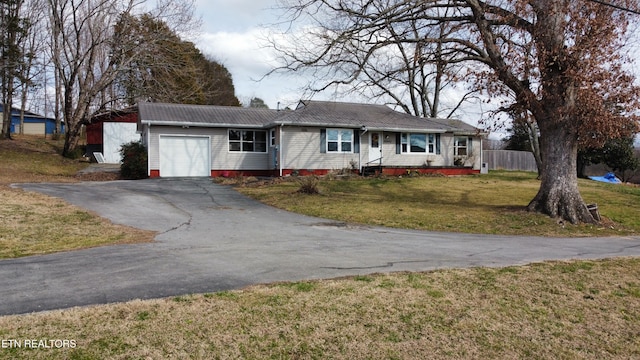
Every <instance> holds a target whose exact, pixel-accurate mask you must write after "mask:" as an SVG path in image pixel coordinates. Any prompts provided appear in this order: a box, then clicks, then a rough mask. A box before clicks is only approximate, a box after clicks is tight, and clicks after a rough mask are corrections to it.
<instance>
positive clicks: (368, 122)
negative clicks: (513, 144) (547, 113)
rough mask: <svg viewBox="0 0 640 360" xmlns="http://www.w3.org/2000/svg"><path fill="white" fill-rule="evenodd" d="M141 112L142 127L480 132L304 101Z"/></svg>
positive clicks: (148, 106) (365, 107) (384, 111)
mask: <svg viewBox="0 0 640 360" xmlns="http://www.w3.org/2000/svg"><path fill="white" fill-rule="evenodd" d="M139 109H140V121H141V123H142V124H150V125H171V126H201V127H242V128H249V127H251V128H268V127H273V126H277V125H287V126H316V127H318V126H320V127H341V128H366V129H369V130H386V131H424V132H431V133H444V132H454V133H464V134H467V133H468V134H475V133H477V131H478V130H477V129H476V128H475V127H473V126H471V125H469V124H466V123H464V122H462V121H459V120H448V119H433V118H421V117H416V116H412V115H409V114H405V113H401V112H397V111H395V110H393V109H391V108H389V107H387V106H384V105H371V104H359V103H344V102H328V101H301V102H300V105H299V106H298V108H297V109H296V110H293V111H291V110H282V111H278V110H270V109H255V108H242V107H231V106H210V105H181V104H163V103H147V102H143V103H140V104H139Z"/></svg>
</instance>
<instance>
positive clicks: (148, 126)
mask: <svg viewBox="0 0 640 360" xmlns="http://www.w3.org/2000/svg"><path fill="white" fill-rule="evenodd" d="M143 126H144V125H143ZM145 137H146V138H147V141H146V142H147V143H146V144H145V145H146V147H147V176H149V177H151V154H150V150H151V146H150V145H151V124H147V131H146V134H145Z"/></svg>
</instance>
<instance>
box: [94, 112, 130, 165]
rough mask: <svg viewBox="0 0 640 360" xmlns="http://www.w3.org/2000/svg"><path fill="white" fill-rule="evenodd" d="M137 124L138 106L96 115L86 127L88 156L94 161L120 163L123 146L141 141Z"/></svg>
mask: <svg viewBox="0 0 640 360" xmlns="http://www.w3.org/2000/svg"><path fill="white" fill-rule="evenodd" d="M137 122H138V107H137V106H134V107H130V108H127V109H123V110H113V111H108V112H104V113H100V114H97V115H95V116H94V117H93V118H92V119H91V123H90V124H88V125H87V126H86V129H87V151H86V152H87V153H86V156H87V157H89V158H93V159H96V158H100V160H104V163H107V164H118V163H120V161H121V156H120V148H121V147H122V145H124V144H127V143H130V142H133V141H140V134H139V133H138V131H137ZM96 160H97V159H96Z"/></svg>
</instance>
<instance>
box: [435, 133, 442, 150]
mask: <svg viewBox="0 0 640 360" xmlns="http://www.w3.org/2000/svg"><path fill="white" fill-rule="evenodd" d="M440 153H441V151H440V134H436V154H437V155H440Z"/></svg>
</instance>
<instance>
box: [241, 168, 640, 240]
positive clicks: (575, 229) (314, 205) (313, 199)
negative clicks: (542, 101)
mask: <svg viewBox="0 0 640 360" xmlns="http://www.w3.org/2000/svg"><path fill="white" fill-rule="evenodd" d="M579 186H580V190H581V193H582V194H583V198H584V199H585V201H586V202H587V203H597V204H598V207H599V211H600V213H601V215H602V216H604V217H605V218H606V219H605V220H604V221H603V222H602V223H601V224H600V225H579V226H574V225H570V224H564V223H560V224H559V223H558V222H557V221H556V220H555V219H552V218H549V217H548V216H545V215H541V214H536V213H530V212H527V211H526V206H527V204H528V203H529V201H530V200H531V199H533V197H534V196H535V194H536V192H537V191H538V187H539V181H538V180H536V178H535V174H533V173H523V172H492V173H491V174H489V175H476V176H465V177H410V178H370V179H359V178H356V179H353V178H351V179H348V180H339V179H338V180H335V179H330V178H326V179H323V180H321V181H320V183H319V185H318V187H319V189H320V194H319V195H305V194H301V193H298V192H297V190H298V187H299V184H298V183H297V182H293V181H285V182H275V183H272V184H268V185H263V186H255V187H251V186H245V187H240V188H238V190H239V191H241V192H243V193H244V194H247V195H249V196H252V197H254V198H256V199H258V200H260V201H262V202H265V203H267V204H270V205H272V206H275V207H278V208H282V209H286V210H289V211H294V212H299V213H303V214H306V215H311V216H319V217H325V218H329V219H335V220H339V221H344V222H352V223H361V224H368V225H379V226H389V227H397V228H408V229H419V230H430V231H451V232H467V233H482V234H508V235H540V236H557V237H561V236H568V237H571V236H610V235H630V234H638V233H640V188H638V187H631V186H622V185H610V184H603V183H597V182H594V181H588V180H579Z"/></svg>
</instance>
